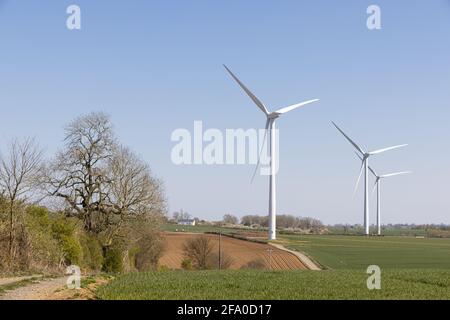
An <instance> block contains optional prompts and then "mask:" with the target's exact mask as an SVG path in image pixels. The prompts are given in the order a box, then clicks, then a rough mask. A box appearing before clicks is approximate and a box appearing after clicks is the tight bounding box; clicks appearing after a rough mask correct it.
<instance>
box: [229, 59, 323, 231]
mask: <svg viewBox="0 0 450 320" xmlns="http://www.w3.org/2000/svg"><path fill="white" fill-rule="evenodd" d="M224 67H225V69H226V70H227V71H228V73H229V74H230V75H231V76H232V77H233V79H234V80H235V81H236V82H237V83H238V84H239V86H240V87H241V88H242V89H243V90H244V91H245V93H247V95H248V96H249V97H250V99H252V100H253V102H254V103H255V104H256V105H257V106H258V107H259V108H260V109H261V111H262V112H264V115H265V116H266V118H267V120H266V126H265V130H266V131H265V132H267V130H268V129H269V145H270V148H269V149H270V182H269V240H275V239H276V215H277V207H276V204H277V197H276V182H275V180H276V179H275V175H276V172H275V168H276V165H275V160H276V156H275V150H276V148H275V147H276V146H275V141H276V137H275V134H276V132H275V119H277V118H278V117H279V116H280V115H282V114H284V113H287V112H289V111H292V110H294V109H297V108H300V107H302V106H304V105H307V104H309V103H312V102H316V101H318V100H319V99H314V100H308V101H305V102H301V103H298V104H294V105H291V106H288V107H284V108H281V109H278V110H276V111H273V112H269V111H268V110H267V108H266V106H265V105H264V104H263V103H262V102H261V101H260V100H259V99H258V98H257V97H256V96H255V95H254V94H253V93H252V92H251V91H250V90H249V89H248V88H247V87H246V86H245V85H244V84H243V83H242V82H241V81H240V80H239V79H238V78H237V77H236V76H235V75H234V74H233V72H231V70H230V69H228V68H227V66H226V65H224ZM265 138H266V134H264V139H263V143H262V145H264V142H265ZM258 165H259V158H258ZM258 165H257V166H256V169H255V173H256V170H257V169H258ZM253 176H254V175H253Z"/></svg>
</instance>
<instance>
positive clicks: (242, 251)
mask: <svg viewBox="0 0 450 320" xmlns="http://www.w3.org/2000/svg"><path fill="white" fill-rule="evenodd" d="M204 236H206V237H208V238H209V239H210V240H211V243H212V245H213V251H217V252H218V250H219V236H218V235H215V234H206V235H204ZM163 237H164V238H165V241H166V249H165V252H164V254H163V256H162V257H161V259H160V261H159V263H160V265H162V266H166V267H168V268H170V269H180V268H181V262H182V260H183V245H184V244H185V243H186V241H187V240H189V239H193V238H195V237H198V234H194V233H173V232H165V233H164V234H163ZM221 242H222V244H221V246H222V252H224V253H226V254H227V255H228V256H230V257H231V258H232V260H233V262H232V264H231V267H230V269H240V268H241V267H242V266H244V265H245V264H247V263H248V262H251V261H254V260H257V259H261V260H263V261H264V262H265V264H266V266H267V268H268V269H269V267H271V268H272V269H273V270H296V269H305V266H304V265H303V264H302V263H301V261H300V260H299V259H298V258H297V257H296V256H294V255H293V254H291V253H289V252H286V251H283V250H279V249H276V248H274V247H273V246H270V245H268V244H263V243H256V242H250V241H244V240H239V239H234V238H230V237H227V236H222V240H221ZM268 249H271V250H272V252H271V258H269V252H268V251H267V250H268Z"/></svg>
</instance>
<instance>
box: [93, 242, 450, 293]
mask: <svg viewBox="0 0 450 320" xmlns="http://www.w3.org/2000/svg"><path fill="white" fill-rule="evenodd" d="M177 235H180V236H183V235H184V236H186V235H187V234H185V233H179V234H177ZM210 236H214V237H217V236H216V235H210ZM224 238H226V237H223V238H222V239H224ZM229 239H231V238H229ZM231 240H234V241H238V244H241V243H246V242H245V241H241V240H236V239H231ZM248 243H251V244H253V243H252V242H248ZM276 243H279V244H282V245H284V246H285V247H287V248H290V249H294V250H299V251H302V252H304V253H306V254H307V255H309V256H310V257H311V258H312V259H313V260H315V261H316V262H318V263H319V264H321V265H322V266H323V267H324V268H325V270H322V271H311V270H276V271H270V270H222V271H219V270H209V271H181V270H178V271H177V270H175V271H162V272H150V273H141V274H128V275H122V276H119V277H118V278H116V279H115V280H114V281H112V282H111V283H109V284H108V285H106V286H104V287H101V288H100V289H99V290H98V291H97V296H98V298H99V299H450V239H437V238H436V239H434V238H415V237H393V236H385V237H370V238H366V237H362V236H333V235H280V236H279V239H278V240H277V241H276ZM258 245H260V244H258ZM261 245H264V244H261ZM244 256H245V255H244ZM373 264H375V265H378V266H380V268H381V290H368V289H367V286H366V281H367V278H368V274H367V273H366V269H367V267H368V266H369V265H373Z"/></svg>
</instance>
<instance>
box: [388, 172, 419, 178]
mask: <svg viewBox="0 0 450 320" xmlns="http://www.w3.org/2000/svg"><path fill="white" fill-rule="evenodd" d="M408 173H412V172H411V171H402V172H395V173H389V174H383V175H382V176H381V178H387V177H393V176H398V175H401V174H408Z"/></svg>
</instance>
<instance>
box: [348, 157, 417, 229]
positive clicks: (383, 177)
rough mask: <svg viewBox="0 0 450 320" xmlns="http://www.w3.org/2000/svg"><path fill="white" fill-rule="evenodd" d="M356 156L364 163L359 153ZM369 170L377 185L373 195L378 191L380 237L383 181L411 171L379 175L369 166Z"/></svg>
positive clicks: (378, 227)
mask: <svg viewBox="0 0 450 320" xmlns="http://www.w3.org/2000/svg"><path fill="white" fill-rule="evenodd" d="M356 155H357V156H358V158H359V159H360V160H361V161H362V158H361V156H360V155H359V154H358V153H356ZM369 170H370V172H372V174H373V175H374V177H375V184H374V186H373V190H372V193H373V192H374V191H375V188H376V189H377V234H378V235H379V236H380V235H381V180H382V179H385V178H389V177H394V176H399V175H402V174H408V173H411V171H401V172H395V173H388V174H383V175H378V174H377V173H376V172H375V170H373V169H372V168H371V167H370V166H369Z"/></svg>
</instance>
